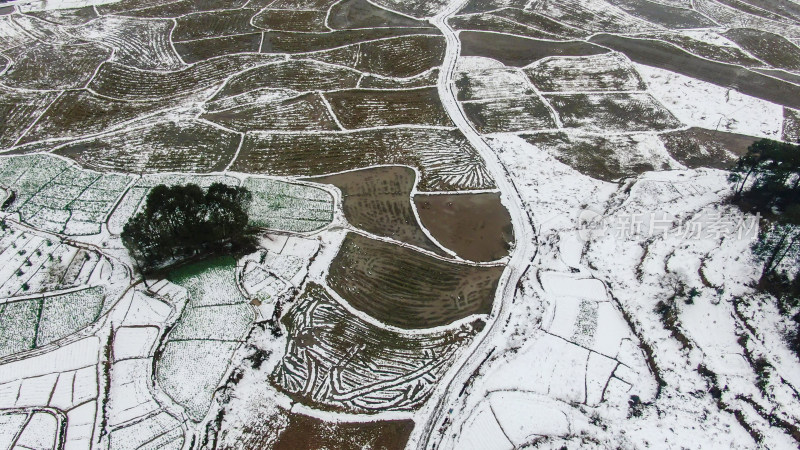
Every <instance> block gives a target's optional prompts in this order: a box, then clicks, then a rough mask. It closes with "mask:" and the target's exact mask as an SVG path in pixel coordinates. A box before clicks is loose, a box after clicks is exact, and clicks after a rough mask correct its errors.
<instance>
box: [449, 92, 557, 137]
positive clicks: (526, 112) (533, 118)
mask: <svg viewBox="0 0 800 450" xmlns="http://www.w3.org/2000/svg"><path fill="white" fill-rule="evenodd" d="M462 106H463V107H464V112H465V113H466V114H467V118H469V120H470V122H472V123H473V124H474V125H475V128H477V129H478V131H479V132H481V133H501V132H515V131H523V130H536V129H542V128H555V126H556V123H555V121H554V120H553V117H552V115H551V114H550V110H549V109H548V108H547V106H546V105H545V104H544V102H542V100H541V99H539V97H535V96H527V97H521V98H512V99H496V100H477V101H472V102H464V103H462Z"/></svg>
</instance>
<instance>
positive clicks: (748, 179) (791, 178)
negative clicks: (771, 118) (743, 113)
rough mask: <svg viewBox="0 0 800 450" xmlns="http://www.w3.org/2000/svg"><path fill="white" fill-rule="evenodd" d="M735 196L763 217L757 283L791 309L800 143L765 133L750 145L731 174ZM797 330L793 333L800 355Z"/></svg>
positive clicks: (797, 290) (796, 280)
mask: <svg viewBox="0 0 800 450" xmlns="http://www.w3.org/2000/svg"><path fill="white" fill-rule="evenodd" d="M729 179H730V181H731V182H732V183H734V194H733V199H732V200H733V202H734V203H735V204H737V205H738V206H739V207H740V208H741V209H742V210H744V211H746V212H749V213H758V214H760V215H761V217H762V221H761V224H760V229H759V235H758V240H757V241H756V243H755V244H754V245H753V251H754V252H755V254H756V256H758V258H759V259H760V260H761V262H762V263H763V269H762V274H761V280H760V281H759V285H758V287H759V288H760V289H761V290H763V291H766V292H769V293H770V294H772V295H773V296H775V297H776V298H777V299H778V308H779V309H780V310H781V312H782V313H783V314H787V315H788V314H790V313H791V312H792V311H796V310H797V307H798V306H800V276H798V274H797V271H796V270H786V269H787V268H789V267H794V268H796V267H797V265H798V263H800V146H798V145H792V144H788V143H784V142H777V141H773V140H770V139H762V140H760V141H757V142H754V143H753V145H751V146H750V147H748V149H747V153H746V154H745V155H744V156H743V157H742V158H740V159H739V161H738V162H737V164H736V166H735V167H734V168H733V170H732V171H731V174H730V178H729ZM793 319H794V321H795V322H796V324H797V326H798V327H797V329H798V331H797V332H795V334H794V336H792V338H791V342H790V345H791V347H792V349H793V350H794V351H795V352H796V353H797V354H798V355H800V313H798V314H796V315H794V317H793Z"/></svg>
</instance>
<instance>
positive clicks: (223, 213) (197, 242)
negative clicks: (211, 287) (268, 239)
mask: <svg viewBox="0 0 800 450" xmlns="http://www.w3.org/2000/svg"><path fill="white" fill-rule="evenodd" d="M252 198H253V197H252V194H251V193H250V191H248V190H247V189H246V188H244V187H235V186H228V185H226V184H222V183H214V184H212V185H211V186H209V188H208V190H206V191H203V189H202V188H201V187H200V186H198V185H196V184H187V185H177V186H166V185H163V184H162V185H158V186H156V187H154V188H153V189H152V190H151V191H150V193H149V194H148V196H147V200H146V203H145V206H144V209H143V210H142V211H141V212H139V213H138V214H136V215H135V216H133V217H132V218H131V219H130V220H129V221H128V222H127V223H126V224H125V227H124V228H123V230H122V235H121V237H122V242H123V244H124V245H125V247H126V248H127V249H128V251H129V252H130V253H131V255H132V256H133V258H134V259H135V260H136V262H137V264H138V265H139V268H140V270H141V271H142V272H148V271H151V270H153V269H156V268H159V267H162V266H164V265H165V264H167V263H170V262H175V261H179V260H181V259H184V258H187V257H191V256H195V255H198V254H200V253H204V252H213V251H221V250H226V251H241V250H245V249H250V248H253V246H254V243H255V237H254V236H253V230H252V229H251V228H250V227H249V226H248V215H247V210H248V207H249V205H250V202H251V201H252Z"/></svg>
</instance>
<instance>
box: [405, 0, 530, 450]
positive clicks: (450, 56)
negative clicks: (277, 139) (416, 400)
mask: <svg viewBox="0 0 800 450" xmlns="http://www.w3.org/2000/svg"><path fill="white" fill-rule="evenodd" d="M467 1H468V0H454V1H452V2H451V3H450V4H449V5H447V7H446V8H445V9H444V10H443V11H442V12H440V13H439V14H438V15H436V16H435V17H434V18H432V19H431V22H432V23H433V24H434V25H435V26H436V27H437V28H439V30H441V32H442V34H443V35H444V37H445V39H446V43H447V48H446V51H445V56H444V62H443V64H442V68H441V71H440V72H439V79H438V81H437V88H438V91H439V97H440V98H441V101H442V104H443V105H444V109H445V111H447V114H448V115H449V116H450V119H451V120H452V121H453V123H455V125H456V127H458V129H459V130H461V132H462V133H463V134H464V136H466V138H467V140H468V141H469V143H470V144H471V145H472V146H473V147H474V148H475V149H476V150H477V151H478V152H479V153H480V155H481V157H482V158H483V160H484V161H485V164H486V168H487V170H488V171H489V172H490V173H491V174H492V176H493V177H494V180H495V183H496V184H497V187H498V188H499V189H500V193H501V198H502V200H503V204H504V205H505V207H506V208H507V209H508V211H509V213H510V214H511V223H512V225H513V226H514V239H515V242H516V244H515V246H514V249H513V253H512V255H511V259H510V261H509V262H508V266H506V270H505V271H504V272H503V275H502V277H501V278H500V282H499V284H498V287H497V292H496V295H495V299H494V304H493V306H492V313H491V314H490V316H489V319H488V321H489V323H488V324H487V327H486V330H485V331H484V332H483V333H482V335H481V337H480V338H479V339H478V340H476V341H475V342H473V344H472V345H471V346H470V348H468V349H467V350H466V351H465V353H464V354H463V355H462V356H461V358H459V360H458V361H457V362H456V363H455V365H454V366H453V368H452V369H451V370H450V371H449V373H448V375H447V377H446V378H445V379H443V380H442V381H441V382H440V386H439V388H438V389H437V391H436V393H435V394H434V398H435V402H436V403H435V405H434V406H433V408H432V411H431V414H430V415H429V417H428V418H427V421H426V422H425V423H424V424H418V427H419V428H420V431H419V433H415V435H414V436H412V441H411V442H409V448H411V447H413V446H414V445H416V447H417V448H419V449H426V448H435V447H438V445H437V442H436V440H437V438H438V434H437V433H436V429H437V427H438V426H439V425H440V424H441V423H442V422H443V421H444V419H445V418H446V416H447V414H448V413H449V407H448V405H451V404H455V403H456V402H457V401H458V397H459V393H460V391H461V387H462V386H463V385H464V383H465V382H466V381H467V380H468V379H469V377H470V375H471V374H472V373H473V372H474V371H475V370H476V369H477V368H478V366H479V365H480V364H481V362H482V361H483V360H484V358H485V357H486V355H488V354H489V352H490V351H491V350H492V347H493V346H492V338H493V336H494V334H495V333H496V332H497V330H498V328H499V325H498V324H502V323H504V318H505V317H506V316H507V315H509V314H510V312H511V311H510V310H511V308H510V306H509V305H510V303H511V300H512V298H513V296H514V293H515V291H516V288H517V283H518V282H519V280H520V278H522V276H523V275H524V273H525V271H526V270H527V268H528V266H529V265H530V264H531V262H532V261H533V259H534V257H535V256H536V250H537V245H536V234H535V231H534V229H533V225H532V222H531V221H530V220H529V216H528V214H527V213H526V211H525V209H524V207H523V204H522V200H521V198H520V196H519V193H518V191H517V188H516V186H514V183H513V182H512V181H511V178H510V176H509V174H508V171H507V170H506V169H505V167H504V166H503V164H502V163H501V162H500V159H499V158H498V156H497V154H495V152H494V151H493V150H492V148H491V146H489V144H488V143H487V142H486V140H484V138H483V137H482V136H481V135H480V134H479V133H478V132H477V130H475V128H474V127H473V126H472V124H471V123H470V122H469V121H468V120H467V118H466V115H465V114H464V111H463V110H462V109H461V107H460V104H459V103H458V100H457V98H456V93H457V90H456V86H455V80H454V76H455V70H456V63H457V61H458V56H459V55H460V54H461V41H459V39H458V35H457V34H456V32H455V31H454V30H453V29H452V28H451V27H450V25H448V23H447V20H448V19H449V18H450V17H452V16H453V15H454V14H455V13H456V12H458V11H459V10H460V9H461V8H462V7H463V6H464V5H465V4H466V3H467Z"/></svg>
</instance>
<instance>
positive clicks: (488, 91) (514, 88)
mask: <svg viewBox="0 0 800 450" xmlns="http://www.w3.org/2000/svg"><path fill="white" fill-rule="evenodd" d="M456 87H458V99H459V100H462V101H463V100H486V99H490V98H505V97H520V96H524V95H532V94H534V91H533V88H531V86H530V85H529V84H528V80H527V79H526V78H525V75H523V74H522V73H521V72H520V71H519V69H512V68H508V67H497V68H488V69H480V70H465V71H462V72H460V73H459V74H458V78H457V80H456Z"/></svg>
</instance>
